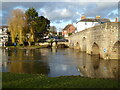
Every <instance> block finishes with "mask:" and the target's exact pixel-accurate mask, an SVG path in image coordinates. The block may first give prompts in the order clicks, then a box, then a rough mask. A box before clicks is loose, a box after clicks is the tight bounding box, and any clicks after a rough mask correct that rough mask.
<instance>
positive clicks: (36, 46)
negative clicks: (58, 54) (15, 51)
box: [1, 45, 47, 49]
mask: <svg viewBox="0 0 120 90" xmlns="http://www.w3.org/2000/svg"><path fill="white" fill-rule="evenodd" d="M46 47H47V46H46V45H41V46H39V45H33V46H7V47H1V48H5V49H6V48H7V49H8V48H19V49H39V48H46Z"/></svg>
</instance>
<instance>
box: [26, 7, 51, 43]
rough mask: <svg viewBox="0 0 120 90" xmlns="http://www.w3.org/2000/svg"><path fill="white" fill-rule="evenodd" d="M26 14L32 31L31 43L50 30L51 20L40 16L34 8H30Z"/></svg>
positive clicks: (30, 31)
mask: <svg viewBox="0 0 120 90" xmlns="http://www.w3.org/2000/svg"><path fill="white" fill-rule="evenodd" d="M25 14H26V16H27V24H28V29H29V30H28V31H29V33H30V37H29V43H30V42H36V41H38V40H39V39H40V38H42V37H43V36H44V34H46V33H47V32H48V28H49V26H50V21H49V20H48V19H47V18H45V17H43V16H38V12H37V11H36V10H35V9H34V8H29V9H28V10H27V11H26V12H25Z"/></svg>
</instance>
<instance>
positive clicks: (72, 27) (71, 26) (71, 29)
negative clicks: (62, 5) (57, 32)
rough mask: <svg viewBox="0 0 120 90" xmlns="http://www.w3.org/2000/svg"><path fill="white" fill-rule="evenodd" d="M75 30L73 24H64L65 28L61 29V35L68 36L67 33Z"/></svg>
mask: <svg viewBox="0 0 120 90" xmlns="http://www.w3.org/2000/svg"><path fill="white" fill-rule="evenodd" d="M75 30H76V27H75V26H74V25H73V24H68V25H67V26H65V28H64V29H63V30H62V35H63V36H64V37H68V36H69V34H72V33H74V32H75Z"/></svg>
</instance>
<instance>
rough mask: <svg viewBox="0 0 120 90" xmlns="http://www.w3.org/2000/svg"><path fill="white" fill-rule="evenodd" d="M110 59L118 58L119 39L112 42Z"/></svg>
mask: <svg viewBox="0 0 120 90" xmlns="http://www.w3.org/2000/svg"><path fill="white" fill-rule="evenodd" d="M111 58H112V59H120V41H117V42H115V43H114V45H113V47H112V53H111Z"/></svg>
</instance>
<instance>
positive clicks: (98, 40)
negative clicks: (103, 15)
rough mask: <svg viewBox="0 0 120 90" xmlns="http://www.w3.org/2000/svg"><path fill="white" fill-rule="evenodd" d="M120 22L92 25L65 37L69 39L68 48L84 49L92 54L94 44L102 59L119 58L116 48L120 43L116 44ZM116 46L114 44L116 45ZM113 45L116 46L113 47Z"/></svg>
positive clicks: (119, 38) (119, 31)
mask: <svg viewBox="0 0 120 90" xmlns="http://www.w3.org/2000/svg"><path fill="white" fill-rule="evenodd" d="M118 24H120V23H118V22H117V23H115V22H109V23H104V24H101V25H97V26H94V27H92V28H88V29H85V30H83V31H80V32H78V33H75V34H74V35H71V36H69V37H67V38H66V39H68V40H69V47H70V48H75V49H76V48H77V49H79V50H80V51H84V52H86V53H88V54H94V52H95V50H94V48H95V47H94V46H95V45H97V47H98V51H97V53H98V52H99V53H98V54H99V55H100V57H101V58H104V59H120V54H118V49H120V48H119V47H120V44H119V43H118V44H116V43H117V42H118V41H120V36H119V35H118V33H120V30H118V29H120V27H118V26H120V25H118ZM115 44H116V45H118V46H116V45H115ZM115 47H117V48H116V49H115Z"/></svg>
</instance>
